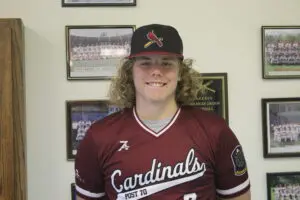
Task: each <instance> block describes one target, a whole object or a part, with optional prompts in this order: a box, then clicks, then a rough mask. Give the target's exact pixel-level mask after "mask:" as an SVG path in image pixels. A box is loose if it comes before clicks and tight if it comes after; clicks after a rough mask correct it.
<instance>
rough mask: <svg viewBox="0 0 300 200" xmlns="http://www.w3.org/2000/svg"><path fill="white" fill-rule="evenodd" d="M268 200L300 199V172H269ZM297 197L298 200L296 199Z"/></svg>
mask: <svg viewBox="0 0 300 200" xmlns="http://www.w3.org/2000/svg"><path fill="white" fill-rule="evenodd" d="M266 179H267V196H268V200H276V199H300V192H299V187H300V172H299V171H296V172H269V173H267V174H266ZM294 197H296V198H294Z"/></svg>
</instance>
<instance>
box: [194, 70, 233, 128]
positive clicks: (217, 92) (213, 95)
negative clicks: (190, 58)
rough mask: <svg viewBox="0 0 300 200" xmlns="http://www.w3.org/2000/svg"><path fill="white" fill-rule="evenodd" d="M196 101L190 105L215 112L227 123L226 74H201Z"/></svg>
mask: <svg viewBox="0 0 300 200" xmlns="http://www.w3.org/2000/svg"><path fill="white" fill-rule="evenodd" d="M199 78H200V79H201V81H200V83H201V85H202V87H201V90H200V91H199V92H198V99H197V100H196V101H194V102H193V103H192V104H191V105H193V106H198V107H201V108H202V109H203V110H207V111H211V112H215V113H216V114H218V115H219V116H221V117H223V118H224V119H225V120H226V122H227V123H229V119H228V118H229V114H228V81H227V73H201V74H200V75H199Z"/></svg>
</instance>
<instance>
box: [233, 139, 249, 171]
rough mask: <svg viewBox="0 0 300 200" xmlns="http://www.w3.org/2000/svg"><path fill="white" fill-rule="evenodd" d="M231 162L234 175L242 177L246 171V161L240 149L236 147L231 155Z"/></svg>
mask: <svg viewBox="0 0 300 200" xmlns="http://www.w3.org/2000/svg"><path fill="white" fill-rule="evenodd" d="M231 160H232V164H233V167H234V175H236V176H242V175H243V174H245V173H246V171H247V166H246V160H245V157H244V153H243V150H242V147H241V146H240V145H238V146H236V147H235V148H234V150H233V151H232V153H231Z"/></svg>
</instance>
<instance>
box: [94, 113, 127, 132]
mask: <svg viewBox="0 0 300 200" xmlns="http://www.w3.org/2000/svg"><path fill="white" fill-rule="evenodd" d="M131 115H132V112H130V110H129V109H122V110H120V111H117V112H115V113H111V114H109V115H107V116H106V117H104V118H102V119H99V120H97V121H95V122H94V123H93V124H92V125H91V127H90V129H89V132H90V133H91V134H93V135H94V137H95V136H97V137H101V136H105V135H107V134H111V133H112V132H114V131H116V130H118V129H120V128H121V127H122V126H123V125H124V124H125V123H126V121H127V120H128V119H129V118H130V116H131Z"/></svg>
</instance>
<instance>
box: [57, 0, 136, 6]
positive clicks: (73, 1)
mask: <svg viewBox="0 0 300 200" xmlns="http://www.w3.org/2000/svg"><path fill="white" fill-rule="evenodd" d="M61 4H62V7H101V6H106V7H107V6H123V7H124V6H126V7H128V6H136V0H62V2H61Z"/></svg>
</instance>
